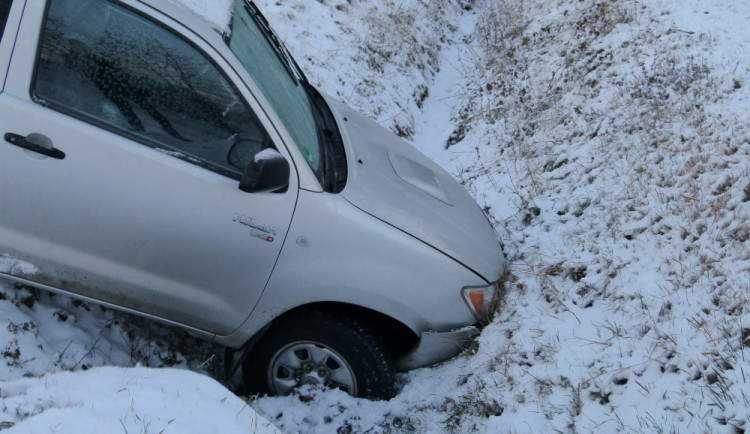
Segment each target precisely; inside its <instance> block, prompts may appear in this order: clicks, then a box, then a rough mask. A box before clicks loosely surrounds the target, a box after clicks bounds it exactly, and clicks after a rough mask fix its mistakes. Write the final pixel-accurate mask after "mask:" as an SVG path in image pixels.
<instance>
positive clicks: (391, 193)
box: [326, 98, 505, 282]
mask: <svg viewBox="0 0 750 434" xmlns="http://www.w3.org/2000/svg"><path fill="white" fill-rule="evenodd" d="M326 101H327V102H328V103H329V105H330V107H331V109H332V111H333V112H334V115H335V116H336V121H337V123H338V125H339V128H340V130H341V135H342V137H343V139H344V146H345V148H346V154H347V164H348V172H349V176H348V179H347V182H346V187H345V188H344V190H343V191H342V192H341V196H343V197H344V199H346V200H347V201H348V202H350V203H351V204H352V205H354V206H356V207H357V208H359V209H361V210H362V211H364V212H366V213H368V214H370V215H372V216H374V217H376V218H378V219H380V220H382V221H384V222H386V223H388V224H390V225H392V226H394V227H396V228H398V229H400V230H402V231H404V232H406V233H408V234H410V235H412V236H413V237H415V238H417V239H419V240H421V241H422V242H424V243H426V244H428V245H430V246H432V247H433V248H435V249H437V250H440V251H441V252H443V253H444V254H446V255H448V256H450V257H452V258H453V259H455V260H456V261H458V262H460V263H461V264H463V265H464V266H466V267H467V268H469V269H471V270H472V271H474V272H475V273H477V274H478V275H480V276H481V277H482V278H484V279H485V280H487V281H488V282H494V281H495V280H497V279H498V278H499V274H500V272H501V271H502V270H503V268H504V265H505V258H504V255H503V252H502V249H501V247H500V243H499V241H498V239H497V235H496V234H495V231H494V230H493V229H492V227H491V226H490V224H489V221H488V220H487V218H486V217H485V215H484V213H483V212H482V210H481V209H480V208H479V206H478V205H477V203H476V202H475V201H474V199H473V198H472V197H471V196H469V194H468V193H467V192H466V190H464V188H463V187H462V186H461V185H460V184H459V183H458V182H457V181H456V180H455V179H454V178H453V177H452V176H450V175H449V174H448V173H447V172H446V171H444V170H443V169H442V168H441V167H440V166H438V165H437V164H435V163H434V162H432V161H431V160H430V159H428V158H427V157H425V156H424V155H422V154H421V153H420V152H419V151H417V150H416V149H415V148H414V147H412V146H411V145H409V144H408V143H406V142H405V141H404V140H401V139H400V138H398V137H397V136H395V135H393V133H391V132H389V131H388V130H386V129H384V128H383V127H381V126H380V125H378V124H376V123H375V122H373V121H371V120H369V119H367V118H365V117H364V116H362V115H360V114H359V113H357V112H355V111H354V110H353V109H351V108H349V107H347V106H346V105H344V104H342V103H340V102H337V101H335V100H331V99H330V98H328V99H327V100H326Z"/></svg>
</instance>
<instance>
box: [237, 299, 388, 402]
mask: <svg viewBox="0 0 750 434" xmlns="http://www.w3.org/2000/svg"><path fill="white" fill-rule="evenodd" d="M242 374H243V378H244V382H245V386H246V387H247V389H248V391H249V392H250V393H258V394H269V395H288V394H289V393H291V392H292V391H293V390H294V389H295V388H297V387H299V386H302V385H305V384H310V385H322V386H325V387H330V388H338V389H341V390H343V391H345V392H347V393H349V394H350V395H352V396H356V397H361V398H369V399H389V398H391V397H393V395H394V392H395V389H394V383H395V377H396V376H395V368H394V364H393V360H392V358H391V356H390V354H389V353H388V351H387V350H386V349H385V347H384V345H383V344H382V343H381V341H380V339H378V338H377V337H375V336H374V335H372V334H371V333H370V332H369V331H368V330H367V329H366V328H364V327H361V326H359V325H358V324H357V323H356V322H354V321H348V320H342V319H338V318H334V317H330V316H325V315H319V314H314V313H306V314H302V315H298V316H296V317H295V318H294V319H292V320H291V321H287V322H285V323H282V324H280V325H279V326H277V327H276V328H274V329H272V330H270V331H269V332H268V333H267V334H266V335H265V336H264V337H263V338H262V339H261V341H260V342H259V343H258V344H257V346H256V347H255V348H254V349H253V351H252V352H251V353H250V354H249V356H248V358H247V360H246V361H245V363H244V365H243V371H242Z"/></svg>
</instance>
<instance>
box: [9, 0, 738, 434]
mask: <svg viewBox="0 0 750 434" xmlns="http://www.w3.org/2000/svg"><path fill="white" fill-rule="evenodd" d="M185 1H187V0H185ZM190 1H192V0H190ZM192 3H195V4H196V5H198V6H196V7H200V5H201V2H195V1H192ZM258 3H259V5H260V7H261V9H262V10H264V12H266V13H267V15H268V17H269V20H270V21H271V23H272V25H273V26H274V27H275V28H276V29H277V31H278V32H279V33H280V34H281V36H282V38H283V39H285V40H286V41H287V42H288V44H289V47H290V49H291V51H292V52H293V53H294V55H295V56H296V57H297V59H298V61H299V62H300V64H301V65H302V67H303V69H305V70H306V71H307V72H308V74H309V76H310V78H311V80H312V81H313V82H314V83H315V84H317V85H318V86H319V87H320V88H321V90H323V91H324V92H326V93H328V94H330V95H334V96H337V97H339V98H340V99H342V100H345V101H346V102H348V103H349V104H351V105H353V106H355V107H356V108H358V109H359V110H360V111H362V112H363V113H365V114H367V115H369V116H371V117H373V118H374V119H376V120H377V121H379V122H380V123H382V124H383V125H385V126H387V127H389V128H391V129H392V130H393V131H395V132H398V133H401V134H403V135H405V136H408V137H410V138H411V139H412V140H413V142H414V143H415V144H416V145H417V146H418V148H419V149H421V150H422V151H423V152H424V153H425V154H427V155H429V156H430V157H431V158H434V159H435V160H436V161H438V162H439V163H441V164H442V165H443V166H444V167H446V168H447V169H448V170H449V171H450V172H451V173H453V174H455V176H456V177H457V178H458V179H460V180H462V181H463V182H464V183H465V185H466V187H467V189H468V190H469V191H470V192H471V193H472V194H473V195H474V196H475V198H476V199H477V201H478V202H479V203H480V205H481V206H482V207H483V208H485V209H486V210H487V211H488V214H489V215H490V217H491V219H492V220H493V221H494V222H495V225H496V228H497V230H498V232H499V234H500V235H501V238H502V239H503V242H504V245H505V248H506V252H507V253H508V255H509V258H510V259H511V261H512V262H511V275H510V276H509V278H508V282H507V283H506V290H507V295H506V298H505V304H504V306H503V307H502V309H501V312H500V313H499V314H498V315H497V316H496V318H495V320H494V321H493V323H492V324H491V325H490V326H489V327H487V328H486V329H485V330H484V332H483V333H482V335H481V336H480V337H479V339H478V343H477V346H476V348H475V349H474V351H472V352H471V353H470V354H465V355H463V356H460V357H458V358H456V359H454V360H451V361H448V362H446V363H444V364H442V365H440V366H437V367H433V368H428V369H420V370H416V371H412V372H410V373H407V374H404V375H402V376H400V379H399V380H400V384H401V386H402V389H401V392H400V393H399V395H398V396H397V397H395V398H394V399H392V400H391V401H388V402H369V401H365V400H358V399H354V398H351V397H349V396H347V395H345V394H343V393H342V392H339V391H320V390H311V389H303V390H301V391H300V392H299V393H298V394H296V395H294V396H290V397H284V398H260V399H258V400H256V401H253V402H252V404H251V407H252V408H253V409H256V408H257V411H258V412H259V413H260V415H261V416H263V417H265V418H266V419H268V420H270V421H271V422H273V423H274V424H275V425H276V426H277V427H278V428H279V429H281V430H282V431H284V432H295V431H299V432H393V431H397V432H400V431H409V432H414V431H416V432H445V431H454V432H472V431H473V432H555V431H557V432H644V433H651V432H722V433H723V432H726V433H734V432H744V431H746V430H747V429H748V428H749V427H750V411H749V410H748V409H749V408H750V386H748V380H749V379H748V378H747V375H749V374H750V372H746V371H750V362H749V361H748V360H750V351H748V350H749V349H750V315H749V314H748V310H749V309H750V303H748V298H749V297H750V223H749V222H750V215H749V214H750V179H749V178H748V174H750V167H748V166H749V165H750V162H749V160H750V156H749V155H748V154H750V122H749V121H748V116H747V108H748V106H749V105H750V91H749V90H748V89H750V60H748V59H747V56H745V53H746V52H747V51H748V47H750V27H749V26H748V25H747V23H749V22H750V1H747V0H737V1H732V2H719V1H702V2H699V1H697V0H688V1H685V2H680V3H679V4H677V3H674V2H669V1H666V0H608V1H604V0H602V1H597V0H584V1H578V0H561V1H558V2H547V1H543V0H517V1H507V0H477V1H474V2H469V1H465V2H458V1H450V0H447V1H443V2H428V1H422V0H406V1H389V0H385V1H382V2H362V1H358V0H350V1H344V0H340V1H338V0H333V1H331V0H321V1H315V2H312V1H302V0H293V1H289V2H276V1H270V0H263V1H259V2H258ZM211 19H212V20H220V19H221V17H220V16H219V17H218V18H211ZM447 144H450V145H451V146H449V147H447V148H446V145H447ZM0 293H2V294H4V295H2V296H0V312H2V314H3V315H4V318H5V317H7V318H8V320H7V321H8V324H7V327H5V328H2V329H0V345H5V347H4V351H5V352H4V360H5V363H6V364H7V366H8V368H7V369H4V370H0V375H2V378H0V380H1V382H0V399H3V402H6V401H7V402H8V403H11V404H12V405H8V403H6V404H5V406H6V408H7V410H5V411H4V412H2V413H0V428H2V427H3V426H4V425H2V424H3V423H4V422H6V421H7V422H9V425H8V426H10V425H12V424H19V425H18V427H19V430H20V429H21V428H20V427H21V426H23V425H20V424H25V423H38V424H39V425H37V426H41V425H43V424H44V423H43V422H41V421H42V420H46V419H40V418H39V416H35V417H32V418H31V419H29V421H28V422H25V416H24V413H23V412H21V413H20V414H19V413H18V412H15V413H14V411H15V410H13V409H14V408H23V406H24V405H26V406H27V407H29V406H31V407H33V405H34V404H35V403H36V402H38V401H39V399H42V395H44V393H43V392H41V391H40V390H43V387H44V386H43V385H44V383H45V382H46V381H47V379H48V378H51V379H52V380H53V381H55V382H57V384H61V385H62V386H61V387H66V390H67V388H68V387H71V388H74V386H73V384H75V383H77V382H80V385H81V387H82V388H84V389H85V388H86V387H87V386H86V385H87V384H95V383H97V382H102V383H103V384H104V386H103V389H94V388H91V390H92V393H91V394H90V396H88V397H87V396H86V394H81V395H77V396H78V398H77V399H80V400H81V402H82V404H81V408H83V407H85V408H89V407H91V406H93V405H95V404H96V403H97V402H99V401H102V400H105V399H110V398H111V397H112V396H117V394H118V393H119V392H118V391H119V390H120V389H121V388H123V387H125V388H128V391H129V393H130V392H134V393H135V392H136V391H137V393H138V394H139V395H138V396H139V399H138V400H139V401H140V400H143V401H144V402H160V403H166V405H169V406H173V407H176V408H179V410H174V411H175V412H177V414H179V415H181V417H188V415H187V414H186V413H187V412H188V411H190V409H195V408H200V409H201V410H202V412H203V413H205V414H209V413H210V412H212V411H213V410H212V409H211V408H210V407H206V405H207V402H209V401H207V399H206V398H202V397H201V395H200V394H202V393H203V392H200V393H198V392H194V390H201V391H203V390H205V391H206V392H205V393H207V396H216V397H217V398H218V397H219V396H220V395H221V396H224V395H222V394H221V390H222V389H221V388H220V387H219V386H218V385H216V384H215V383H211V382H210V380H208V379H205V378H201V377H198V376H197V375H195V374H190V373H189V372H185V371H184V369H185V368H190V369H194V370H198V371H200V372H216V371H217V370H218V368H219V367H220V363H219V362H218V361H217V360H218V359H219V358H220V357H218V356H217V357H214V358H210V357H211V355H212V354H216V355H218V354H220V349H218V348H214V347H211V346H210V345H205V344H201V343H198V342H196V341H195V340H191V339H190V338H187V337H184V336H172V335H173V334H174V333H172V332H171V331H170V330H165V329H163V328H161V327H158V326H154V325H152V324H149V323H147V322H143V321H139V320H134V319H131V318H129V317H127V316H124V315H119V314H114V313H112V312H110V311H103V310H101V309H99V308H96V307H92V306H87V305H85V304H84V305H81V304H77V303H73V302H72V301H71V300H69V299H66V298H63V297H59V296H57V297H50V296H47V295H42V296H37V295H35V294H33V293H32V292H30V291H28V290H25V289H23V290H15V289H11V288H8V287H2V288H0ZM174 335H178V334H174ZM180 351H182V352H180ZM188 352H189V353H188ZM204 362H206V363H205V364H204ZM136 363H141V364H144V365H148V366H153V367H158V366H163V365H171V364H172V363H174V366H176V367H178V368H182V369H183V370H182V371H175V370H163V371H158V372H163V376H162V375H161V374H159V375H157V376H152V375H151V372H152V371H149V370H146V371H142V370H141V369H126V368H116V369H114V370H110V368H106V369H96V368H95V369H92V370H89V371H87V372H85V373H83V372H81V371H82V370H83V369H87V368H94V367H97V366H103V365H113V366H127V367H132V366H134V365H135V364H136ZM60 371H72V372H73V374H71V376H68V374H66V373H65V372H63V373H60V374H55V372H60ZM46 372H50V373H51V374H48V376H45V377H39V376H41V375H44V374H45V373H46ZM144 372H145V373H144ZM174 375H177V376H179V378H174V377H173V376H174ZM26 376H28V377H31V378H28V379H23V378H22V377H26ZM107 378H112V380H111V381H110V380H106V379H107ZM132 378H140V379H141V380H139V381H138V382H137V383H138V384H139V385H140V386H133V385H132V384H133V383H132V382H130V379H132ZM173 383H180V385H181V386H184V387H185V389H183V390H182V391H180V395H184V396H187V398H186V399H185V400H181V399H180V400H178V399H175V398H174V396H173V395H170V393H171V392H169V390H171V389H169V388H168V386H169V385H170V384H173ZM119 384H123V386H121V387H119V388H118V385H119ZM152 386H153V387H152ZM55 387H58V386H53V387H52V388H51V389H55ZM25 388H29V390H32V389H33V390H35V391H34V392H33V393H29V394H27V395H24V394H22V393H21V392H19V391H20V390H24V389H25ZM162 388H164V389H163V390H162ZM196 388H197V389H196ZM6 390H7V392H6ZM56 390H60V389H59V388H58V389H56ZM24 396H27V397H28V398H24ZM44 399H47V401H45V402H47V404H45V405H42V406H41V407H40V408H43V409H44V411H41V412H40V413H39V414H40V415H42V414H43V413H45V412H49V411H50V410H54V412H55V413H58V414H61V416H59V418H58V419H57V421H61V422H64V423H73V422H71V419H74V418H76V417H79V416H78V415H79V413H77V412H76V411H75V410H69V409H68V407H69V406H68V404H67V403H66V402H67V401H65V400H63V399H62V398H59V399H58V398H55V399H53V400H50V399H49V398H44ZM118 399H121V398H120V397H118ZM118 402H120V405H119V406H117V405H114V404H113V406H112V407H111V408H109V409H106V408H105V409H104V410H101V411H102V412H103V413H104V414H105V416H102V417H104V419H106V423H117V422H118V420H120V419H123V421H124V422H125V423H132V424H135V423H136V422H137V419H133V418H132V417H131V416H128V415H129V414H130V415H132V414H138V415H139V417H143V416H144V415H145V416H146V419H143V420H147V421H152V422H151V423H152V425H150V427H152V428H154V429H151V428H149V429H150V430H151V431H154V432H159V430H157V429H155V428H156V424H158V423H163V422H164V421H165V420H166V421H169V420H171V419H170V416H169V413H168V412H167V411H166V410H165V412H161V411H160V410H159V407H154V408H145V409H144V407H138V409H139V411H138V412H135V413H133V412H130V413H128V411H129V407H127V403H126V402H125V400H122V401H118ZM132 402H136V401H132ZM212 402H213V404H212V405H215V406H217V409H216V414H217V415H218V414H227V413H232V412H236V413H239V414H240V415H243V417H245V416H247V417H248V419H246V420H245V421H244V422H241V423H254V422H252V418H251V417H250V415H251V414H252V413H251V412H249V411H247V410H249V408H244V409H242V407H243V405H240V402H239V401H236V400H233V399H231V398H228V399H227V400H226V401H224V402H221V399H219V403H216V401H215V400H214V401H212ZM50 403H51V404H50ZM225 405H226V407H225ZM238 406H239V407H238ZM99 408H101V407H99ZM32 413H33V412H32ZM30 414H31V413H30ZM97 414H98V413H89V416H90V417H94V416H96V417H99V416H97ZM233 414H235V413H233ZM41 417H47V416H41ZM56 417H57V416H56ZM128 417H130V419H128ZM224 419H225V418H219V419H216V420H219V421H223V420H224ZM35 420H36V421H40V422H36V421H35ZM216 420H213V422H216ZM226 423H227V426H228V427H231V428H227V430H229V429H234V427H235V425H232V424H234V423H237V421H236V420H234V419H233V420H232V421H231V423H230V421H226ZM259 423H260V424H261V426H264V425H262V422H259ZM50 426H51V425H50ZM159 426H162V425H159ZM245 426H247V425H245ZM128 427H129V428H132V429H133V430H135V431H137V430H138V429H139V428H138V427H146V425H145V424H144V425H128ZM194 428H195V429H194V430H193V429H185V430H184V431H182V430H180V431H181V432H207V431H208V432H210V429H207V428H206V429H204V428H205V427H204V426H202V425H195V426H194ZM126 431H127V430H126ZM19 432H20V431H19ZM149 432H150V431H149ZM165 432H169V427H168V426H167V427H166V431H165ZM222 432H224V431H222ZM227 432H231V431H227Z"/></svg>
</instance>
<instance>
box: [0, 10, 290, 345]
mask: <svg viewBox="0 0 750 434" xmlns="http://www.w3.org/2000/svg"><path fill="white" fill-rule="evenodd" d="M6 3H7V0H3V3H2V4H3V5H5V4H6ZM16 3H18V0H16ZM28 3H29V5H28V6H30V7H28V6H27V8H26V12H25V16H24V17H23V22H22V24H21V28H20V34H19V38H18V40H19V41H23V47H20V48H22V50H20V49H19V47H16V49H15V52H14V54H13V59H12V62H11V64H10V68H9V69H8V77H7V80H6V85H5V90H4V92H2V94H0V255H6V256H10V257H14V258H17V259H19V260H23V261H25V262H29V263H31V264H33V265H34V266H35V267H36V269H37V271H36V272H35V273H27V272H26V271H28V270H26V269H24V270H16V271H15V272H14V273H15V274H16V277H22V278H24V279H27V280H31V281H34V282H36V283H40V284H44V285H47V286H51V287H54V288H58V289H60V290H62V291H65V292H70V293H74V294H78V295H82V296H85V297H90V298H93V299H97V300H100V301H103V302H105V303H110V304H112V305H115V306H119V307H122V308H125V309H128V310H133V311H136V312H139V313H142V314H146V315H151V316H154V317H158V318H162V319H166V320H168V321H172V322H176V323H179V324H182V325H186V326H189V327H193V328H195V329H199V330H201V331H207V332H210V333H216V334H219V335H226V334H229V333H231V332H232V331H233V330H235V329H236V328H237V327H238V326H239V325H240V324H241V323H242V322H243V321H244V319H245V318H247V315H248V314H249V312H251V311H252V308H253V307H254V306H255V303H256V302H257V300H258V298H259V296H260V294H261V292H262V291H263V289H264V287H265V284H266V282H267V280H268V278H269V276H270V273H271V271H272V269H273V266H274V264H275V261H276V259H277V257H278V255H279V252H280V249H281V246H282V244H283V243H284V240H285V237H286V233H287V229H288V227H289V224H290V221H291V217H292V213H293V211H294V206H295V203H296V198H297V185H298V184H297V178H296V174H295V172H294V170H292V173H291V175H290V180H289V186H288V188H287V189H286V190H285V191H283V192H277V193H258V194H250V193H244V192H242V191H240V190H239V189H238V180H239V179H240V177H241V174H242V172H243V169H244V167H245V166H246V165H247V163H248V161H249V160H250V159H252V158H253V156H254V155H255V154H256V153H257V152H259V151H261V150H264V149H267V148H276V149H278V151H279V152H280V153H281V154H282V155H284V156H285V157H286V158H287V159H289V155H288V154H287V152H286V151H285V150H284V148H283V147H281V146H277V144H278V143H279V141H278V139H277V138H276V136H272V135H271V134H270V133H269V132H271V133H273V131H274V130H273V128H272V127H271V126H270V125H269V123H268V120H267V119H266V118H260V117H259V116H258V115H257V113H261V114H262V111H261V110H260V109H259V108H258V106H257V103H256V102H255V100H254V99H253V98H252V96H251V95H250V94H249V92H248V90H247V88H245V87H243V86H242V85H241V84H240V80H239V79H238V78H237V77H236V76H235V75H234V74H233V72H232V71H231V68H229V67H227V66H226V64H225V63H223V60H222V59H221V57H220V56H219V55H218V54H216V53H215V51H213V50H212V48H211V47H210V46H208V45H207V43H206V42H204V41H203V40H202V39H200V38H197V37H196V36H194V35H192V34H191V33H190V32H188V31H187V30H184V29H180V28H179V26H177V25H175V26H176V27H177V28H178V29H179V30H175V29H174V28H173V27H172V28H170V27H168V25H167V24H165V23H164V22H163V21H161V20H164V21H166V22H167V23H171V22H170V21H169V20H168V19H167V18H165V17H160V16H156V17H149V16H148V15H147V14H155V12H153V10H151V9H149V8H147V7H145V6H137V5H136V6H134V7H141V8H142V10H135V9H131V8H130V7H126V6H123V5H121V4H120V3H117V4H116V3H114V2H108V1H93V0H50V2H49V7H48V8H45V5H44V2H43V1H41V0H28ZM14 6H15V5H14ZM40 28H41V33H40V30H39V29H40ZM4 39H5V38H4ZM3 47H5V40H3ZM2 52H4V51H0V53H2ZM2 59H3V58H2V57H0V63H2ZM24 273H26V274H24Z"/></svg>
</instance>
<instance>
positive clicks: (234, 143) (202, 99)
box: [32, 0, 270, 179]
mask: <svg viewBox="0 0 750 434" xmlns="http://www.w3.org/2000/svg"><path fill="white" fill-rule="evenodd" d="M32 94H33V96H34V98H35V99H36V101H37V102H39V103H40V104H44V105H47V106H49V107H51V108H53V109H56V110H60V111H63V112H65V113H68V114H71V115H73V116H76V117H78V118H81V119H83V120H86V121H88V122H91V123H93V124H95V125H98V126H101V127H104V128H107V129H109V130H112V131H115V132H118V133H121V134H123V135H126V136H128V137H131V138H134V139H135V140H137V141H140V142H142V143H144V144H147V145H149V146H152V147H156V148H159V149H164V150H166V151H168V152H169V153H170V154H171V155H174V156H176V157H178V158H182V159H184V160H186V161H189V162H191V163H195V164H199V165H202V166H204V167H206V168H209V169H211V170H214V171H216V172H219V173H222V174H225V175H227V176H230V177H233V178H236V179H239V177H240V175H241V173H242V172H243V170H244V169H245V167H246V166H247V164H248V163H249V162H250V161H251V160H252V158H253V157H254V155H255V154H256V153H258V152H260V151H261V150H262V149H264V148H266V147H269V146H270V140H269V139H268V136H267V134H266V132H265V131H264V129H263V128H262V127H261V125H260V123H259V122H258V120H257V118H256V117H255V115H254V114H253V112H252V111H251V110H250V108H249V107H248V106H247V104H246V103H245V101H244V99H243V98H242V96H241V95H240V94H239V93H238V92H237V90H236V89H235V88H234V87H233V85H232V84H231V82H230V81H229V80H228V78H227V77H226V76H225V75H224V74H223V73H222V72H221V71H220V70H219V68H218V67H217V66H216V65H215V64H214V63H213V62H212V61H211V60H210V59H209V58H208V57H207V56H206V55H205V54H204V53H203V52H201V51H200V50H198V49H197V48H196V47H195V46H193V45H192V44H190V43H189V42H188V41H186V40H185V39H183V38H182V37H180V36H178V35H177V34H175V33H173V32H171V31H170V30H168V29H166V28H165V27H162V26H161V25H159V24H157V23H155V22H153V21H151V20H150V19H149V18H146V17H144V16H143V15H140V14H139V13H137V12H134V11H132V10H130V9H126V8H124V7H122V6H119V5H116V4H114V3H111V2H108V1H101V0H52V1H51V3H50V8H49V13H48V16H47V18H46V22H45V25H44V29H43V33H42V43H41V48H40V53H39V59H38V61H37V72H36V78H35V80H34V84H33V89H32Z"/></svg>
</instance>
